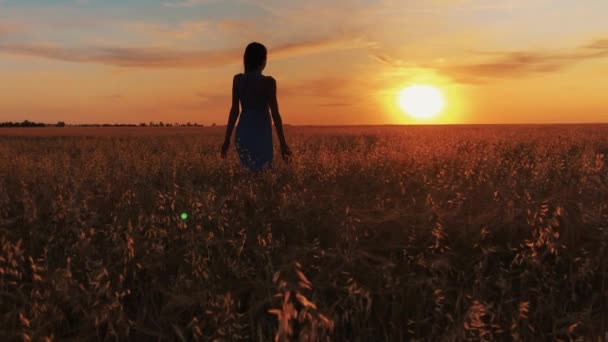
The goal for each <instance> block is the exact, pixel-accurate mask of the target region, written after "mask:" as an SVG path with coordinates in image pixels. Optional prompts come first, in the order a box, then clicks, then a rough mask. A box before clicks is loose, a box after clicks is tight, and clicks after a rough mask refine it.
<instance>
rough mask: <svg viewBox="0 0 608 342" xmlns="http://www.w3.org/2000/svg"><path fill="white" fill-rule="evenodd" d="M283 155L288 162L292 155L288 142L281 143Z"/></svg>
mask: <svg viewBox="0 0 608 342" xmlns="http://www.w3.org/2000/svg"><path fill="white" fill-rule="evenodd" d="M281 156H282V157H283V160H284V161H286V162H288V161H289V160H290V158H291V156H292V153H291V150H290V149H289V147H288V146H287V144H282V145H281Z"/></svg>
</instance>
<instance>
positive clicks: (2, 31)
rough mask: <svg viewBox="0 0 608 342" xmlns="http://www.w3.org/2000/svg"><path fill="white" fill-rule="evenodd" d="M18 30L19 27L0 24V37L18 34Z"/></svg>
mask: <svg viewBox="0 0 608 342" xmlns="http://www.w3.org/2000/svg"><path fill="white" fill-rule="evenodd" d="M20 30H21V28H20V27H19V26H16V25H10V24H2V23H0V37H1V36H6V35H9V34H11V33H15V32H19V31H20Z"/></svg>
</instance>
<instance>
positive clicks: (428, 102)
mask: <svg viewBox="0 0 608 342" xmlns="http://www.w3.org/2000/svg"><path fill="white" fill-rule="evenodd" d="M399 105H400V106H401V109H402V110H403V111H404V112H405V113H407V114H409V115H410V116H412V117H413V118H415V119H432V118H434V117H435V116H437V115H438V114H439V113H441V111H442V110H443V107H444V106H445V100H444V98H443V93H442V91H441V90H440V89H439V88H437V87H433V86H430V85H412V86H409V87H407V88H404V89H403V90H402V91H401V93H400V94H399Z"/></svg>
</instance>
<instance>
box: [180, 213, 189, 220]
mask: <svg viewBox="0 0 608 342" xmlns="http://www.w3.org/2000/svg"><path fill="white" fill-rule="evenodd" d="M180 217H181V218H182V220H187V219H188V214H186V213H182V214H181V215H180Z"/></svg>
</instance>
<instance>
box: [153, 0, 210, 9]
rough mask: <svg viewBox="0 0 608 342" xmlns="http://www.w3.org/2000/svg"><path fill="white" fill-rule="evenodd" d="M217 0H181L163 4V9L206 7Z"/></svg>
mask: <svg viewBox="0 0 608 342" xmlns="http://www.w3.org/2000/svg"><path fill="white" fill-rule="evenodd" d="M216 1H217V0H182V1H173V2H163V6H165V7H173V8H181V7H193V6H197V5H206V4H209V3H212V2H216Z"/></svg>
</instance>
